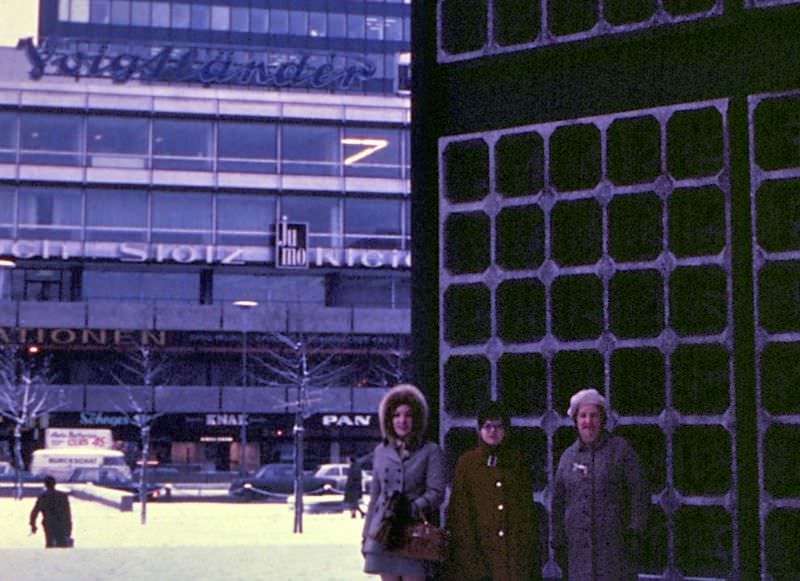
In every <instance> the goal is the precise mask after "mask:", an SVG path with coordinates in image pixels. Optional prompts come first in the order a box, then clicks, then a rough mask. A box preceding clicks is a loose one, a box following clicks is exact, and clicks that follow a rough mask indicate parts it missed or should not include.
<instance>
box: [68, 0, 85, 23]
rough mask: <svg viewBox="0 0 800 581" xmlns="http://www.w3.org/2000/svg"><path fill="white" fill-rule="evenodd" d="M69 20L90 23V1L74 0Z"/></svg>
mask: <svg viewBox="0 0 800 581" xmlns="http://www.w3.org/2000/svg"><path fill="white" fill-rule="evenodd" d="M69 20H70V21H71V22H89V0H72V5H71V7H70V12H69Z"/></svg>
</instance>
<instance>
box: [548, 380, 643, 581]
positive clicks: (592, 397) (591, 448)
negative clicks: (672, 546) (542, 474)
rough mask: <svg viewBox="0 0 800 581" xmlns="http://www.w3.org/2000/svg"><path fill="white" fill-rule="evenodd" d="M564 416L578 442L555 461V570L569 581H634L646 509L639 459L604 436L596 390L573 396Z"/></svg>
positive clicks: (604, 412) (604, 410)
mask: <svg viewBox="0 0 800 581" xmlns="http://www.w3.org/2000/svg"><path fill="white" fill-rule="evenodd" d="M567 415H569V417H570V418H572V420H573V421H574V422H575V427H576V429H577V431H578V439H577V440H576V441H575V443H574V444H572V445H571V446H570V447H569V448H567V449H566V450H565V451H564V454H563V455H562V456H561V460H560V461H559V463H558V470H557V471H556V477H555V486H554V490H553V501H552V510H553V535H554V549H555V552H556V555H557V556H558V557H559V561H560V562H559V565H560V566H561V567H562V568H563V567H566V569H567V571H568V577H567V578H568V579H569V581H634V580H635V579H637V578H638V577H637V568H638V565H639V561H638V559H639V547H640V544H641V543H640V541H641V537H642V534H643V532H644V529H645V521H646V517H647V507H648V496H647V486H646V484H645V479H644V475H643V473H642V469H641V467H640V464H639V459H638V457H637V456H636V452H635V451H634V449H633V447H632V446H631V445H630V444H629V443H628V442H627V441H625V440H624V439H623V438H621V437H619V436H614V435H612V434H610V433H609V432H607V431H606V429H605V426H606V419H607V417H608V406H607V404H606V399H605V398H604V397H603V396H602V395H600V393H599V392H598V391H597V390H596V389H591V388H590V389H583V390H581V391H579V392H577V393H576V394H575V395H573V396H572V398H571V399H570V402H569V410H568V411H567ZM565 561H566V562H565Z"/></svg>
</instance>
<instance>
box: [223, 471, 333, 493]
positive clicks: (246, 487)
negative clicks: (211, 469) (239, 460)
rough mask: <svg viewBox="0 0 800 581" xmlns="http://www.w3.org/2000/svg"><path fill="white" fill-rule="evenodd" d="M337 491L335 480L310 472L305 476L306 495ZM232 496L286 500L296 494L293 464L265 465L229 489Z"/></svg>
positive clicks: (239, 479) (235, 481) (233, 483)
mask: <svg viewBox="0 0 800 581" xmlns="http://www.w3.org/2000/svg"><path fill="white" fill-rule="evenodd" d="M335 489H336V480H334V479H333V478H319V477H317V476H314V474H313V473H312V472H310V471H308V472H305V473H304V476H303V492H304V493H305V494H329V493H332V492H334V490H335ZM228 492H229V493H230V494H231V496H236V497H239V498H248V499H255V498H260V499H262V500H271V499H274V500H286V497H287V496H289V495H290V494H293V493H294V465H293V464H264V465H263V466H262V467H261V468H259V469H258V470H257V471H256V473H255V474H253V475H252V476H248V477H246V478H237V479H236V480H234V481H233V482H231V486H230V488H229V489H228Z"/></svg>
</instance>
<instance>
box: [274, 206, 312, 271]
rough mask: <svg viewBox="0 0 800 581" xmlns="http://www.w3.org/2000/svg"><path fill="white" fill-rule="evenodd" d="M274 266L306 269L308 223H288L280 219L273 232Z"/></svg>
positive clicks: (284, 218)
mask: <svg viewBox="0 0 800 581" xmlns="http://www.w3.org/2000/svg"><path fill="white" fill-rule="evenodd" d="M275 266H276V267H277V268H308V223H290V222H287V221H286V216H284V217H283V218H281V221H280V223H279V224H278V226H277V228H276V232H275Z"/></svg>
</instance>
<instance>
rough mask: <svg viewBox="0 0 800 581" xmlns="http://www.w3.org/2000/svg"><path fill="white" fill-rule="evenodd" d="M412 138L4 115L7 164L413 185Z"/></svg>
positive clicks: (269, 125) (191, 121) (309, 127)
mask: <svg viewBox="0 0 800 581" xmlns="http://www.w3.org/2000/svg"><path fill="white" fill-rule="evenodd" d="M17 135H19V139H17ZM407 139H408V132H407V130H406V129H403V128H401V127H391V126H389V127H375V126H373V125H367V124H361V125H359V124H356V123H347V124H344V125H343V124H341V123H335V124H334V123H329V124H326V123H314V124H310V123H297V122H294V121H286V120H276V121H237V120H233V119H231V120H224V119H223V120H212V119H207V118H180V119H176V118H173V117H165V116H148V117H131V116H124V115H107V114H101V113H88V114H80V115H79V114H65V113H40V112H34V111H22V112H19V113H16V112H10V111H2V110H0V160H5V162H6V163H13V162H19V163H28V164H44V165H67V166H88V167H107V168H111V167H117V168H129V169H149V168H152V169H167V170H180V171H222V172H244V173H258V174H266V173H272V174H274V173H281V174H297V175H326V176H352V177H381V178H395V179H408V177H409V175H410V172H409V165H408V158H407V155H405V153H404V152H405V151H406V150H407V148H408V143H407Z"/></svg>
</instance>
